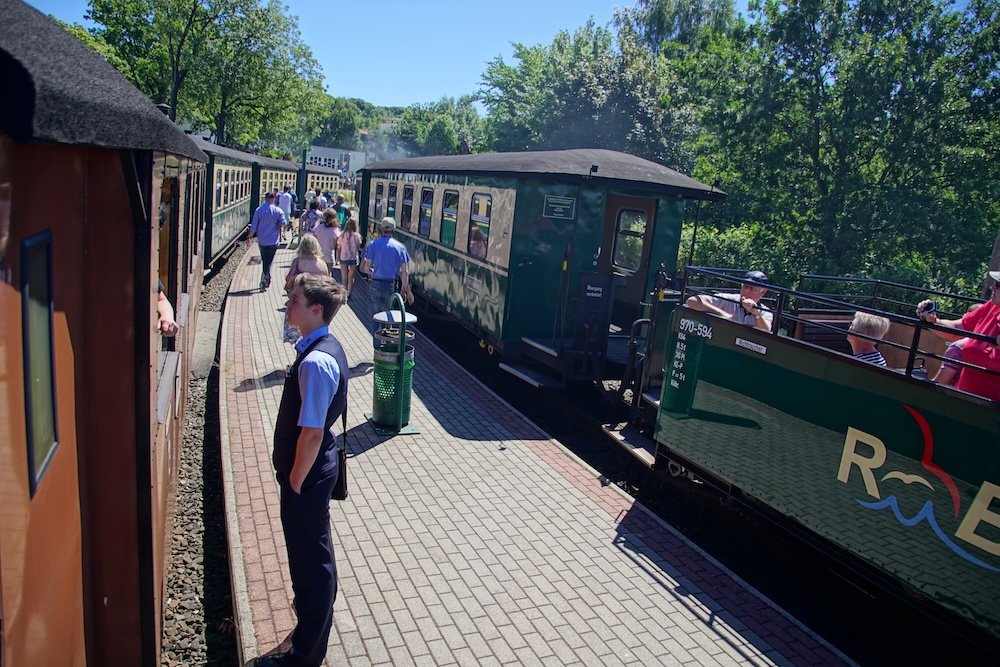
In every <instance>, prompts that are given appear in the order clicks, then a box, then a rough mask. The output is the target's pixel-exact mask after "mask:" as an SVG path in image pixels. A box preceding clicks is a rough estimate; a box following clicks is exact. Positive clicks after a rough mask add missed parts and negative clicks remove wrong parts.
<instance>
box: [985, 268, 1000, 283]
mask: <svg viewBox="0 0 1000 667" xmlns="http://www.w3.org/2000/svg"><path fill="white" fill-rule="evenodd" d="M986 274H987V275H988V276H989V277H990V278H992V279H993V280H995V281H996V282H998V283H1000V271H987V272H986Z"/></svg>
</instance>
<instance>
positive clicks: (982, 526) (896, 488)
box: [837, 406, 1000, 572]
mask: <svg viewBox="0 0 1000 667" xmlns="http://www.w3.org/2000/svg"><path fill="white" fill-rule="evenodd" d="M904 407H905V408H906V410H907V411H908V412H909V413H910V416H911V417H913V419H914V420H915V421H916V422H917V424H918V426H919V427H920V430H921V432H922V434H923V456H922V457H921V459H920V465H921V467H922V468H923V469H924V470H925V471H926V472H927V473H929V474H917V473H914V472H910V471H906V470H895V469H893V468H894V466H893V465H891V462H890V465H886V464H887V461H889V449H888V447H887V446H886V445H885V443H884V442H883V441H882V439H881V438H879V437H878V436H876V435H873V434H871V433H866V432H864V431H861V430H859V429H856V428H853V427H849V428H848V429H847V435H846V436H845V438H844V448H843V452H842V454H841V458H840V467H839V469H838V471H837V479H838V480H839V481H840V482H843V483H844V484H847V483H848V482H849V480H850V478H851V476H852V475H860V477H861V481H862V482H863V483H864V488H865V493H867V495H868V496H869V497H870V498H872V499H873V500H862V499H860V498H857V499H855V501H856V502H857V503H858V504H859V505H860V506H861V507H864V508H865V509H868V510H872V511H875V512H881V511H884V510H889V512H890V513H891V514H892V516H894V517H895V518H896V520H897V521H898V522H899V523H900V524H902V525H903V526H905V527H906V528H908V529H910V530H919V529H920V528H919V526H920V525H921V524H926V525H925V526H924V529H926V530H929V531H930V532H931V533H933V534H934V535H936V537H937V539H938V540H940V541H941V543H942V544H944V546H946V547H947V548H948V549H949V550H950V551H951V552H952V553H954V554H955V555H956V556H958V557H960V558H962V559H963V560H965V561H966V562H968V563H971V564H973V565H976V566H978V567H980V568H982V569H984V570H988V571H990V572H1000V568H998V567H996V566H994V565H992V564H991V563H988V562H986V561H985V560H983V558H981V557H980V556H978V555H977V554H975V553H974V552H972V551H969V549H968V547H966V546H965V545H971V546H972V547H975V548H977V549H981V550H982V551H984V552H986V553H988V554H992V555H994V556H1000V542H996V541H994V539H993V538H995V536H996V529H997V528H1000V514H998V513H997V512H996V511H994V510H993V509H991V504H993V503H995V502H997V501H1000V486H998V485H996V484H993V483H992V482H989V481H983V483H982V485H981V486H980V487H979V490H978V491H977V492H976V495H975V497H974V498H973V500H972V502H971V503H969V504H968V507H965V508H963V507H962V498H961V494H960V493H959V490H958V487H957V485H956V483H955V480H954V479H953V478H952V476H951V475H950V474H949V473H948V472H947V471H945V470H944V469H943V468H942V467H941V466H939V465H938V464H936V463H935V462H934V461H933V454H934V450H933V435H932V432H931V428H930V425H929V424H928V423H927V420H926V419H924V417H923V415H921V414H920V413H919V412H917V411H916V410H914V409H913V408H911V407H909V406H904ZM904 490H905V491H906V492H907V495H910V496H912V494H913V493H914V492H916V491H921V492H922V493H923V498H922V499H923V503H922V505H921V506H920V509H919V510H918V511H917V513H916V514H914V515H913V516H906V514H905V513H904V512H903V510H902V509H901V508H900V501H899V499H898V498H897V494H899V493H900V492H901V491H904ZM887 492H888V493H889V495H885V494H886V493H887ZM884 495H885V497H883V496H884ZM935 501H936V503H935ZM948 515H953V517H954V518H953V519H951V520H952V521H957V522H958V526H957V528H956V529H955V530H954V533H953V536H951V535H948V534H947V533H946V532H945V530H944V527H943V526H942V522H941V519H943V518H945V517H947V516H948ZM960 542H961V543H964V544H961V543H960Z"/></svg>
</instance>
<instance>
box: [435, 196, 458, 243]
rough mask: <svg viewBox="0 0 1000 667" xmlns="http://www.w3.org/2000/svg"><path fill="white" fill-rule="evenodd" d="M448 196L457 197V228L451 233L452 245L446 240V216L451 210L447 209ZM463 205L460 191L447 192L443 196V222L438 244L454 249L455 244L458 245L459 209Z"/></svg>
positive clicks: (439, 230)
mask: <svg viewBox="0 0 1000 667" xmlns="http://www.w3.org/2000/svg"><path fill="white" fill-rule="evenodd" d="M448 195H454V196H455V207H454V209H453V210H454V211H455V221H454V224H455V227H454V229H452V231H451V233H452V239H451V243H450V244H449V243H448V242H446V241H445V239H444V222H445V220H444V214H445V211H447V210H451V209H448V208H447V204H448ZM461 203H462V194H461V193H460V192H459V191H458V190H445V191H444V194H442V195H441V222H440V224H439V226H438V242H440V243H441V245H443V246H446V247H449V248H454V247H455V244H456V243H458V207H459V206H460V205H461Z"/></svg>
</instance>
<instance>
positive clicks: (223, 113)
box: [215, 92, 229, 146]
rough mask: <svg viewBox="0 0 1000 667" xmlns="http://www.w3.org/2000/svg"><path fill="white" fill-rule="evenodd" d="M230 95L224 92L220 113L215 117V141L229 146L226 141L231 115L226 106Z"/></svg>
mask: <svg viewBox="0 0 1000 667" xmlns="http://www.w3.org/2000/svg"><path fill="white" fill-rule="evenodd" d="M228 102H229V100H228V96H227V95H226V93H225V92H223V93H222V100H221V101H220V103H219V113H218V115H217V116H216V117H215V143H217V144H219V145H220V146H228V145H229V144H228V143H226V120H227V116H229V112H228V110H227V108H226V105H227V104H228Z"/></svg>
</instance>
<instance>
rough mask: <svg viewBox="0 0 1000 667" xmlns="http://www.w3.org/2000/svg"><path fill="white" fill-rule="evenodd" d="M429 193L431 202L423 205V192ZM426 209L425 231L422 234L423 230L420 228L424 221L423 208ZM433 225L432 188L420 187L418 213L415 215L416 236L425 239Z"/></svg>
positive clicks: (428, 236) (429, 234)
mask: <svg viewBox="0 0 1000 667" xmlns="http://www.w3.org/2000/svg"><path fill="white" fill-rule="evenodd" d="M425 192H429V193H431V203H430V205H429V206H426V207H425V206H424V193H425ZM425 208H426V209H427V210H428V213H427V233H426V234H424V232H423V230H422V229H421V228H420V227H421V225H422V224H423V222H424V209H425ZM433 226H434V188H420V214H419V215H418V216H417V236H419V237H421V238H425V239H429V238H430V237H431V228H432V227H433Z"/></svg>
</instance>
